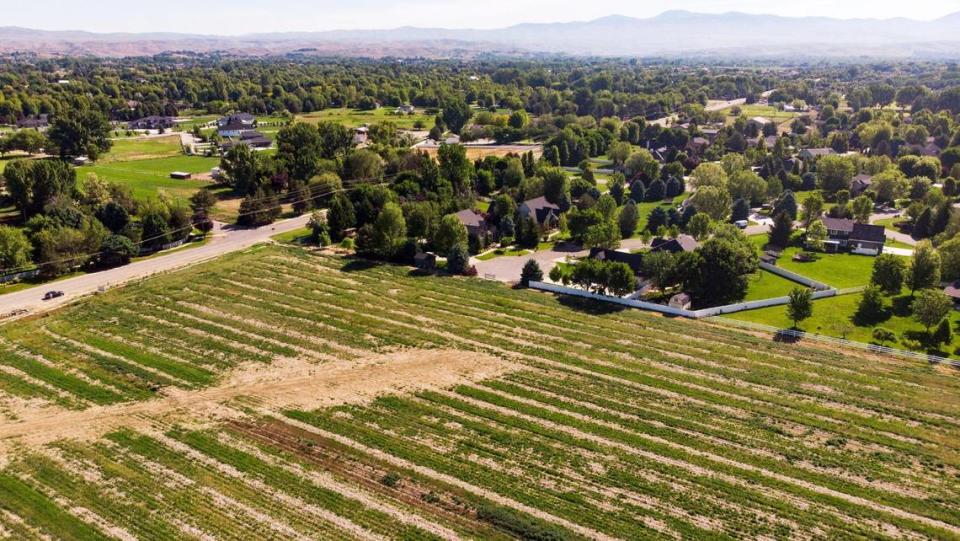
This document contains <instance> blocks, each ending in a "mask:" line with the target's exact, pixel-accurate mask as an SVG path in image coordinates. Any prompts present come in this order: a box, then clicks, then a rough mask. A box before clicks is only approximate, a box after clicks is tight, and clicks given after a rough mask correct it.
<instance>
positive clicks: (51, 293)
mask: <svg viewBox="0 0 960 541" xmlns="http://www.w3.org/2000/svg"><path fill="white" fill-rule="evenodd" d="M62 296H63V291H47V293H46V295H44V296H43V300H45V301H49V300H50V299H56V298H57V297H62Z"/></svg>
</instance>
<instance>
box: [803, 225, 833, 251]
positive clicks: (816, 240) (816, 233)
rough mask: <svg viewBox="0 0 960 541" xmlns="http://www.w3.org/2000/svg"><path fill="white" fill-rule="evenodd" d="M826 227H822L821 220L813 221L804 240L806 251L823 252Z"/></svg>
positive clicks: (826, 232) (826, 233)
mask: <svg viewBox="0 0 960 541" xmlns="http://www.w3.org/2000/svg"><path fill="white" fill-rule="evenodd" d="M828 234H829V232H828V231H827V226H825V225H823V220H819V219H818V220H814V221H813V222H812V223H811V224H810V225H809V226H808V227H807V232H806V234H805V237H804V240H805V243H806V245H807V249H809V250H816V251H818V252H820V251H823V247H824V243H825V241H826V240H827V235H828Z"/></svg>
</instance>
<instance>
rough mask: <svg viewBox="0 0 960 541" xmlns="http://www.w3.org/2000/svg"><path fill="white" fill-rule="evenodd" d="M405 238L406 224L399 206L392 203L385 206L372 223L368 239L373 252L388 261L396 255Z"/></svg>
mask: <svg viewBox="0 0 960 541" xmlns="http://www.w3.org/2000/svg"><path fill="white" fill-rule="evenodd" d="M406 238H407V222H406V220H405V219H404V218H403V211H402V210H401V209H400V206H399V205H397V204H396V203H393V202H390V203H387V204H385V205H384V206H383V209H382V210H381V211H380V214H378V215H377V219H376V220H374V222H373V231H372V235H371V239H370V240H371V248H372V249H373V252H374V253H375V254H376V255H378V256H379V257H382V258H384V259H390V258H392V257H393V256H395V255H396V254H397V252H398V251H399V250H400V247H401V245H402V244H403V242H404V240H406Z"/></svg>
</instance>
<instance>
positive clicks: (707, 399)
mask: <svg viewBox="0 0 960 541" xmlns="http://www.w3.org/2000/svg"><path fill="white" fill-rule="evenodd" d="M0 343H2V344H3V345H4V347H3V348H2V349H0V366H2V367H3V370H0V406H2V407H0V415H2V416H3V418H4V419H5V421H3V422H2V423H0V445H4V446H6V445H12V444H13V442H12V440H11V438H23V440H24V441H23V442H22V443H21V445H20V446H19V447H17V451H16V452H15V453H9V454H6V455H5V460H4V461H3V466H2V469H0V487H2V488H0V491H2V493H3V495H4V496H3V498H0V509H2V510H3V512H2V513H0V525H2V527H3V531H5V532H9V533H10V535H11V536H12V537H13V538H18V539H34V538H42V537H52V538H60V539H106V538H109V537H112V538H193V539H206V538H218V539H254V538H255V539H263V538H271V539H314V538H337V539H370V538H391V539H457V538H477V539H510V538H522V539H571V540H572V539H584V538H600V539H609V538H622V539H647V538H668V537H680V538H695V539H726V538H760V537H763V538H783V539H791V538H857V537H860V538H871V539H886V538H901V537H918V538H952V537H957V536H958V535H960V527H958V524H960V478H958V476H957V472H958V471H960V421H958V418H960V380H958V379H957V374H956V373H952V372H946V370H947V369H946V368H938V367H934V366H930V365H927V364H925V363H915V362H906V361H899V360H894V359H889V358H879V357H878V358H870V359H866V358H863V357H862V355H863V354H862V353H856V352H849V351H838V350H835V349H827V348H818V347H808V346H806V345H804V344H802V343H801V344H792V345H785V344H779V343H775V342H773V341H772V340H770V338H769V337H767V336H757V335H751V334H744V333H742V332H739V331H735V330H732V329H729V328H726V327H722V326H715V325H712V324H710V323H707V322H689V321H685V320H672V319H667V318H661V317H654V316H652V315H649V314H646V313H642V312H638V311H629V310H623V311H621V310H607V309H604V308H601V307H600V306H597V305H594V304H581V303H579V302H575V301H572V300H570V299H559V300H558V299H557V298H555V297H553V296H548V295H544V294H538V293H534V292H529V291H513V290H510V289H507V288H504V287H503V286H501V285H499V284H496V283H493V282H486V281H481V280H476V279H453V278H438V277H433V276H421V275H419V274H417V273H415V272H412V271H411V270H409V269H408V268H404V267H393V266H381V265H370V264H367V263H364V262H360V261H352V260H349V259H342V258H337V257H332V256H324V255H320V254H317V253H311V252H305V251H302V250H300V249H298V248H294V247H258V248H253V249H250V250H247V251H246V252H244V253H237V254H233V255H231V256H228V257H226V258H223V259H220V260H218V261H215V262H212V263H209V264H205V265H202V266H198V267H194V268H191V269H188V270H185V271H180V272H177V273H173V274H169V275H165V276H160V277H157V278H154V279H150V280H147V281H144V282H141V283H139V284H137V285H134V286H130V287H127V288H124V289H120V290H115V291H111V292H108V293H106V294H104V295H102V296H100V297H97V298H95V299H91V300H88V301H85V302H82V303H80V304H78V305H74V306H72V307H69V308H66V309H64V310H62V311H60V312H58V313H56V314H54V315H52V316H49V317H44V318H37V319H33V320H28V321H24V322H18V323H16V324H13V325H7V326H5V327H0ZM418 359H424V360H423V362H422V363H421V364H422V365H423V369H422V371H413V372H411V367H413V366H419V365H417V362H419V361H418ZM477 366H481V367H483V368H482V370H479V371H477V368H476V367H477ZM450 367H456V370H452V369H451V368H450ZM294 369H295V370H294ZM237 370H241V372H239V373H238V372H236V371H237ZM364 370H367V371H368V372H364ZM351 371H354V372H351ZM357 371H359V372H357ZM466 373H470V374H471V375H470V376H469V377H467V376H465V375H463V374H466ZM237 374H241V375H237ZM271 374H273V375H274V376H275V379H274V380H270V381H268V382H267V383H264V382H263V381H262V380H261V378H267V377H268V376H270V375H271ZM336 374H346V375H347V376H349V375H350V374H354V375H355V379H357V380H358V381H359V382H360V383H359V384H361V385H362V386H363V387H362V388H363V389H367V390H368V391H367V392H366V393H357V394H356V396H354V395H353V394H351V393H348V392H346V391H345V390H350V389H353V387H352V386H356V385H358V383H357V381H353V380H351V379H350V377H347V376H344V377H343V378H340V379H336V380H331V383H330V384H329V385H327V384H324V385H314V384H313V383H311V382H313V381H314V379H315V378H319V380H320V381H326V380H325V379H324V378H329V377H333V375H336ZM268 379H269V378H268ZM381 380H382V381H383V382H390V381H395V380H401V381H403V382H404V384H403V385H402V387H403V389H404V390H403V391H402V392H400V391H398V390H396V389H395V390H393V391H392V392H386V393H384V392H377V391H376V390H377V389H378V388H379V387H378V385H379V383H378V382H379V381H381ZM428 381H438V382H441V383H438V384H435V385H432V386H431V385H428ZM271 382H272V383H271ZM334 382H335V383H336V384H334ZM271 385H272V386H271ZM292 394H296V395H297V396H296V397H294V398H290V395H292ZM286 400H293V401H292V402H288V401H286ZM94 406H99V408H95V407H94ZM44 413H45V414H46V415H44Z"/></svg>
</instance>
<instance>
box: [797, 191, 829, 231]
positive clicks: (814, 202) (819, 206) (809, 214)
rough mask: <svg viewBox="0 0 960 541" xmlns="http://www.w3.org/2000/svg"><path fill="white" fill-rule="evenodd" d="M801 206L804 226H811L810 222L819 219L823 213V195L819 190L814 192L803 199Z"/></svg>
mask: <svg viewBox="0 0 960 541" xmlns="http://www.w3.org/2000/svg"><path fill="white" fill-rule="evenodd" d="M801 206H802V209H803V211H802V212H801V214H800V215H801V217H802V218H803V226H804V227H808V228H809V227H810V224H812V223H813V222H814V221H816V220H819V219H820V216H821V215H822V214H823V206H824V201H823V196H822V195H820V193H819V192H814V193H812V194H810V195H809V196H808V197H807V198H806V199H805V200H804V201H803V204H802V205H801ZM821 224H822V222H821Z"/></svg>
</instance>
